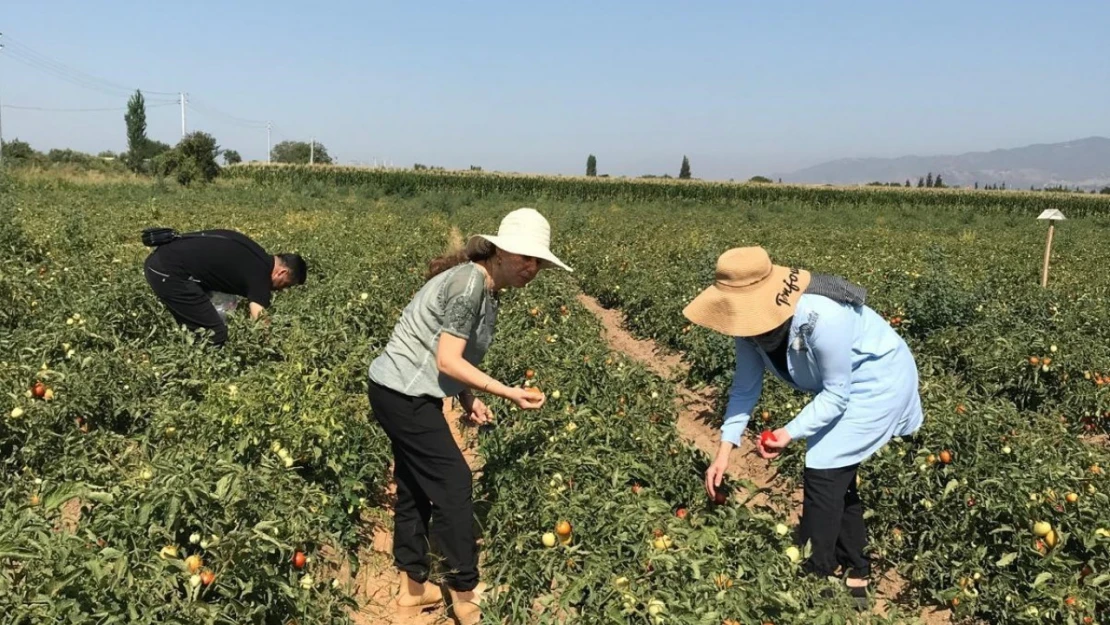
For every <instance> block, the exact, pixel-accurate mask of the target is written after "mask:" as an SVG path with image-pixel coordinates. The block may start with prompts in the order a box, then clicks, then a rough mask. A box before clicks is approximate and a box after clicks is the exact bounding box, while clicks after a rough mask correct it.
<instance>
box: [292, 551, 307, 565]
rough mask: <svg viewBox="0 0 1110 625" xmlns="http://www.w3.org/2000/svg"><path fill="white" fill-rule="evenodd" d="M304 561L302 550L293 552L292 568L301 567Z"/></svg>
mask: <svg viewBox="0 0 1110 625" xmlns="http://www.w3.org/2000/svg"><path fill="white" fill-rule="evenodd" d="M304 563H305V557H304V552H302V551H298V552H297V553H294V554H293V568H297V569H303V568H304Z"/></svg>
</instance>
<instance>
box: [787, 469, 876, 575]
mask: <svg viewBox="0 0 1110 625" xmlns="http://www.w3.org/2000/svg"><path fill="white" fill-rule="evenodd" d="M858 470H859V465H858V464H855V465H852V466H848V467H841V468H839V469H806V470H805V476H804V495H803V498H802V518H801V522H800V524H799V532H798V539H799V546H804V545H805V544H806V542H811V549H812V552H811V554H810V558H809V560H807V561H806V563H805V570H806V571H808V572H809V573H812V574H814V575H818V576H821V577H828V576H830V575H832V574H833V573H834V572H835V571H836V568H837V566H838V565H839V566H841V567H843V569H844V572H846V573H847V574H848V577H854V578H857V579H867V578H868V577H869V576H870V575H871V561H870V560H869V559H868V557H867V553H866V549H867V526H866V525H865V524H864V522H863V503H862V502H861V501H860V497H859V490H858V489H857V488H856V473H857V471H858Z"/></svg>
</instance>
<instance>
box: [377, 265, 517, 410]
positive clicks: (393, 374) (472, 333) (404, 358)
mask: <svg viewBox="0 0 1110 625" xmlns="http://www.w3.org/2000/svg"><path fill="white" fill-rule="evenodd" d="M497 306H498V302H497V298H496V297H494V296H493V295H492V294H491V293H490V292H489V291H488V290H487V289H486V274H485V272H484V271H483V270H482V268H481V267H479V266H478V265H475V264H474V263H471V262H468V263H463V264H461V265H457V266H455V267H452V268H450V269H448V270H447V271H444V272H443V273H441V274H439V275H437V276H434V277H432V279H431V280H428V282H426V283H425V284H424V286H423V287H421V288H420V290H419V291H417V293H416V295H415V296H414V297H413V298H412V301H410V302H409V304H408V306H405V310H404V312H402V313H401V319H400V321H398V322H397V325H396V326H394V328H393V335H392V336H390V338H389V343H387V344H386V346H385V350H384V351H382V353H381V354H380V355H379V356H378V357H377V358H375V359H374V362H372V363H370V379H371V380H373V381H374V382H376V383H378V384H380V385H382V386H384V387H386V388H389V389H392V390H394V391H397V392H398V393H403V394H405V395H409V396H411V397H417V396H421V395H427V396H431V397H447V396H449V395H457V394H459V393H461V392H462V391H463V390H465V388H466V386H465V385H463V384H462V383H460V382H458V381H457V380H455V379H454V378H451V377H448V376H446V375H443V374H441V373H440V372H439V368H438V367H437V366H436V350H437V349H438V347H439V335H440V334H441V333H443V332H446V333H448V334H451V335H453V336H457V337H459V338H463V339H466V348H465V349H464V350H463V358H464V359H465V360H466V361H467V362H469V363H470V364H472V365H474V366H478V365H479V364H480V363H481V362H482V358H483V357H485V355H486V350H488V349H489V346H490V343H491V342H492V341H493V333H494V326H495V325H496V323H497Z"/></svg>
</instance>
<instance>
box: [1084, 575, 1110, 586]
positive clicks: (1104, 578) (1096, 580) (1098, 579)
mask: <svg viewBox="0 0 1110 625" xmlns="http://www.w3.org/2000/svg"><path fill="white" fill-rule="evenodd" d="M1108 581H1110V573H1103V574H1102V575H1099V576H1098V577H1096V578H1094V579H1092V580H1091V581H1089V582H1087V584H1088V585H1090V586H1101V585H1103V584H1105V583H1106V582H1108Z"/></svg>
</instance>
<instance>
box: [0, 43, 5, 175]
mask: <svg viewBox="0 0 1110 625" xmlns="http://www.w3.org/2000/svg"><path fill="white" fill-rule="evenodd" d="M3 36H4V33H0V37H3ZM3 51H4V44H2V43H0V52H3ZM3 113H4V100H3V98H0V167H3V166H4V120H3Z"/></svg>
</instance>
